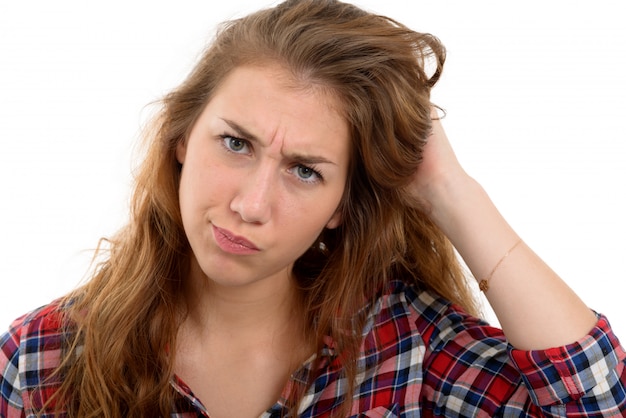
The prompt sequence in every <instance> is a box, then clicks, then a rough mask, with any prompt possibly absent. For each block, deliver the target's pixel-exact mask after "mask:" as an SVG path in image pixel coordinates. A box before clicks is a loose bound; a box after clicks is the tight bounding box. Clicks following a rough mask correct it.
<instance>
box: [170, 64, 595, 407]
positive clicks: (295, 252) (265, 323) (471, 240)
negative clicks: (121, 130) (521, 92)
mask: <svg viewBox="0 0 626 418" xmlns="http://www.w3.org/2000/svg"><path fill="white" fill-rule="evenodd" d="M292 82H293V80H291V79H290V78H289V75H288V73H286V72H285V71H284V70H283V69H281V68H280V67H260V68H259V67H257V68H247V67H244V68H239V69H236V70H235V71H234V72H233V73H232V74H231V75H229V76H228V77H227V78H226V80H224V82H223V84H222V85H221V87H220V89H219V90H218V92H217V93H216V95H215V97H214V98H213V99H212V100H211V102H210V103H209V104H208V106H207V107H206V109H205V110H204V112H203V113H202V115H201V117H200V118H199V120H198V122H197V123H196V125H195V126H194V127H193V129H192V132H191V135H190V137H189V139H188V140H187V141H186V142H185V143H183V144H181V145H180V146H179V147H178V149H177V157H178V160H179V162H181V163H182V164H183V172H182V179H181V185H180V201H181V213H182V217H183V224H184V227H185V231H186V233H187V235H188V238H189V242H190V244H191V247H192V250H193V254H194V256H195V257H194V260H193V262H192V266H191V273H190V277H189V279H190V280H189V283H190V287H189V289H188V300H189V303H190V307H191V311H190V314H189V317H188V319H187V321H186V323H185V324H184V325H183V327H182V328H181V331H180V335H179V346H178V347H177V356H176V364H175V371H176V373H177V374H178V375H179V376H180V377H181V378H182V379H183V380H184V381H185V382H186V383H187V384H189V386H190V387H191V389H192V390H193V391H194V393H195V394H196V395H197V396H198V398H199V399H200V400H201V401H202V402H203V404H204V405H205V406H206V407H207V409H208V411H209V413H210V414H211V416H212V417H214V418H215V417H217V418H219V417H222V416H224V417H229V416H242V417H245V416H258V415H259V414H260V413H261V412H262V411H264V410H266V409H267V408H268V407H269V406H271V405H272V404H273V403H274V402H275V401H276V399H278V397H279V395H280V393H281V390H282V389H283V387H284V385H285V383H286V381H287V380H288V377H289V374H290V373H291V372H292V371H293V370H294V369H295V368H297V367H298V366H299V365H300V364H301V362H302V361H303V360H304V359H306V358H307V357H308V355H310V354H311V352H312V347H308V346H307V345H306V343H305V341H306V339H305V338H304V337H305V332H304V331H303V329H302V324H300V323H299V322H298V317H299V315H298V314H297V296H296V292H295V291H294V287H293V283H292V282H291V279H290V275H289V272H290V271H291V267H292V265H293V262H294V260H295V259H296V258H297V257H298V256H299V255H300V254H302V253H303V252H304V251H305V250H306V249H307V248H308V247H309V246H310V245H311V244H312V243H313V242H314V240H315V238H316V237H317V236H318V234H319V233H320V232H321V231H322V230H323V229H324V228H334V227H336V226H338V225H339V224H340V222H341V219H340V217H339V215H338V213H337V207H338V205H339V202H340V199H341V196H342V193H343V190H344V187H345V181H346V176H347V167H348V156H349V137H348V128H347V126H346V123H345V121H343V119H342V118H341V117H340V115H339V113H338V112H336V111H335V110H334V109H337V108H338V107H337V105H338V103H336V102H335V101H334V100H333V98H332V97H328V96H324V95H322V94H321V93H319V92H315V91H311V90H303V89H294V88H293V85H292ZM433 119H434V120H433V134H432V135H431V137H430V138H429V141H428V143H427V145H426V147H425V149H424V159H423V162H422V164H421V165H420V167H419V169H418V170H417V172H416V174H415V176H414V180H413V182H412V184H411V185H410V186H409V191H410V192H411V193H413V194H414V195H415V196H416V197H418V198H419V199H420V200H421V201H422V203H423V205H424V206H425V207H426V208H427V210H428V213H429V215H430V216H431V218H432V219H433V221H434V222H435V223H436V224H437V225H438V226H439V227H440V228H441V229H442V230H443V232H444V233H445V234H446V235H447V237H448V238H449V239H450V240H451V242H452V244H453V245H454V246H455V247H456V249H457V250H458V251H459V253H460V255H461V256H462V257H463V258H464V260H465V261H466V263H467V265H468V267H469V268H470V269H471V271H472V272H473V274H474V276H475V277H478V278H483V277H486V276H487V275H488V274H490V272H491V271H492V270H493V268H494V266H496V265H498V268H497V269H496V270H495V273H494V275H493V276H492V277H491V280H490V289H489V290H488V291H487V293H486V295H487V298H488V300H489V302H490V303H491V305H492V307H493V308H494V311H495V312H496V314H497V315H498V318H499V320H500V321H501V324H502V327H503V330H504V332H505V334H506V336H507V338H508V339H509V341H510V342H511V344H512V345H513V346H515V347H516V348H518V349H525V350H530V349H545V348H548V347H553V346H561V345H564V344H568V343H571V342H573V341H575V340H578V339H579V338H581V337H582V336H584V335H585V334H587V333H588V331H589V330H590V329H591V328H592V327H593V325H594V324H595V322H596V319H595V316H594V315H593V313H592V312H591V311H590V310H589V309H588V308H587V307H586V306H585V304H584V303H583V302H582V301H581V300H580V299H579V298H578V297H577V296H576V295H575V294H574V292H573V291H572V290H571V289H569V287H568V286H567V285H566V284H565V283H564V282H563V281H562V280H561V279H560V278H559V277H558V276H557V275H556V273H554V272H553V271H552V270H551V269H550V268H549V267H548V266H547V265H546V264H545V263H544V262H543V261H542V260H541V259H540V258H539V257H538V256H537V255H536V254H535V253H534V252H533V251H532V250H531V249H530V248H528V247H527V246H526V245H525V244H524V243H522V244H521V245H519V246H517V247H516V248H515V249H514V250H513V251H512V252H511V253H510V254H509V255H508V256H507V257H506V258H504V259H502V257H503V255H504V254H505V253H506V252H507V251H508V250H509V249H510V248H511V247H512V246H513V244H515V243H516V242H517V241H518V240H519V237H518V235H517V234H516V233H515V231H513V229H512V228H511V227H510V226H509V224H508V223H507V222H506V220H505V219H504V218H503V217H502V215H501V214H500V213H499V212H498V210H497V209H496V207H495V206H494V205H493V203H492V202H491V200H490V199H489V197H488V195H487V194H486V193H485V191H484V190H483V189H482V187H481V186H480V185H479V184H478V183H477V182H476V181H475V180H474V179H473V178H472V177H470V176H469V175H468V174H467V173H466V172H465V170H464V169H463V168H462V166H461V165H460V163H459V162H458V160H457V158H456V156H455V154H454V151H453V149H452V147H451V145H450V142H449V140H448V138H447V136H446V134H445V132H444V130H443V127H442V125H441V123H440V121H439V120H438V119H437V118H435V114H433ZM224 134H226V135H230V136H233V137H237V138H240V139H244V140H246V141H244V142H240V141H237V140H234V141H233V138H230V137H224ZM297 155H298V157H296V156H297ZM303 155H306V156H308V157H307V158H308V159H309V160H310V156H311V155H315V156H316V160H317V163H316V164H313V165H311V164H308V166H309V167H312V168H314V169H315V170H320V171H321V172H322V173H323V175H324V180H323V181H317V180H318V179H317V178H315V177H314V181H313V182H309V180H310V177H309V175H310V174H311V172H310V171H308V169H305V168H303V167H302V166H301V164H302V162H303V157H302V156H303ZM320 160H324V161H325V162H323V163H320V162H319V161H320ZM308 162H310V161H308ZM303 180H306V181H305V182H303ZM311 208H315V210H311ZM213 225H216V226H218V227H219V228H225V229H227V230H228V231H231V232H232V233H233V234H236V235H239V236H243V237H246V238H247V239H248V240H249V241H250V242H252V243H254V246H255V248H257V249H258V251H252V252H251V253H249V254H245V255H241V254H232V253H229V252H228V251H224V250H223V249H222V248H220V246H219V245H218V242H217V241H216V235H215V231H214V230H213V229H212V228H213ZM293 231H298V233H297V234H295V233H293ZM501 260H502V261H501ZM500 261H501V262H500ZM498 263H499V264H498ZM224 341H228V344H224ZM215 358H219V359H220V361H219V362H215V361H212V359H215ZM216 363H218V364H216ZM207 376H210V378H208V377H207ZM241 393H246V396H245V397H242V396H241Z"/></svg>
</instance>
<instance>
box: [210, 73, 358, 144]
mask: <svg viewBox="0 0 626 418" xmlns="http://www.w3.org/2000/svg"><path fill="white" fill-rule="evenodd" d="M342 108H343V106H342V104H341V101H340V100H339V98H338V97H337V95H336V94H335V93H334V92H333V91H332V90H331V89H330V88H325V87H323V86H321V85H319V84H316V83H306V82H304V80H303V79H302V77H300V78H298V79H297V78H296V77H294V75H293V73H292V72H290V71H288V70H286V69H285V68H284V67H282V66H279V65H264V66H242V67H237V68H235V69H234V70H233V71H231V72H230V73H229V74H228V75H227V76H226V77H225V78H224V80H223V81H222V82H221V83H220V85H219V87H218V88H217V89H216V91H215V94H214V95H213V97H212V99H211V100H210V101H209V103H208V104H207V109H206V110H207V111H209V112H211V113H212V114H214V115H215V116H216V117H218V118H226V119H229V120H235V121H236V122H237V123H238V124H239V125H241V126H244V127H246V128H249V129H253V130H255V132H254V133H255V135H259V136H261V137H265V138H269V137H274V136H276V135H279V136H285V137H286V138H289V139H292V140H295V139H298V138H302V139H304V138H306V137H316V136H320V135H329V134H330V135H332V136H333V137H334V138H335V139H337V138H338V137H341V138H346V139H348V140H349V129H348V124H347V121H346V118H345V117H344V113H343V111H342Z"/></svg>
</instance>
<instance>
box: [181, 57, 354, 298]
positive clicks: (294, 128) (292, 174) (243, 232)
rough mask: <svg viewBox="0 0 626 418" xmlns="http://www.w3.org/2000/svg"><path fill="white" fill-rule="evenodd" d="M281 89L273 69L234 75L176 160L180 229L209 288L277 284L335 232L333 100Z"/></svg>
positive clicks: (341, 138) (344, 131) (340, 123)
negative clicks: (317, 242)
mask: <svg viewBox="0 0 626 418" xmlns="http://www.w3.org/2000/svg"><path fill="white" fill-rule="evenodd" d="M290 81H292V79H291V78H290V76H289V73H288V72H286V71H285V70H284V69H282V68H281V67H279V66H266V67H239V68H237V69H235V70H234V71H232V72H231V73H230V74H229V75H228V76H227V77H226V78H225V79H224V80H223V82H222V84H221V85H220V87H219V88H218V89H217V91H216V92H215V94H214V96H213V98H212V99H211V101H210V102H209V103H208V104H207V106H206V108H205V109H204V110H203V112H202V114H201V115H200V117H199V119H198V120H197V122H196V123H195V125H194V126H193V128H192V131H191V134H190V135H189V138H188V140H187V141H186V142H185V143H181V144H180V145H179V146H178V148H177V150H176V155H177V159H178V161H179V162H180V163H181V164H182V166H183V168H182V176H181V180H180V190H179V193H180V207H181V214H182V220H183V226H184V229H185V233H186V235H187V238H188V240H189V243H190V245H191V249H192V251H193V255H194V257H195V261H196V262H197V265H196V267H199V268H200V271H201V272H202V273H204V275H205V276H207V277H208V278H209V279H210V280H211V282H212V283H215V284H218V285H222V286H241V285H248V284H251V283H259V282H260V281H263V280H265V279H269V280H270V281H267V280H266V281H265V282H264V283H271V280H284V279H286V278H288V277H289V273H290V271H291V268H292V266H293V263H294V261H295V260H296V259H297V258H298V257H299V256H300V255H302V254H303V253H304V252H305V251H306V250H307V249H308V248H309V247H310V246H311V245H312V244H313V242H314V241H315V239H316V238H317V237H318V235H319V234H320V233H321V231H322V230H323V229H324V228H335V227H337V226H338V225H339V224H340V223H341V218H340V215H339V213H338V206H339V203H340V200H341V197H342V195H343V191H344V187H345V184H346V179H347V172H348V163H349V154H350V145H349V144H350V140H349V129H348V125H347V123H346V121H345V120H344V118H343V117H342V116H341V115H340V114H339V112H338V111H337V110H336V109H339V102H338V101H337V100H336V99H335V98H334V97H332V96H330V95H327V94H323V93H321V92H320V90H314V89H294V88H293V87H288V83H289V82H290ZM289 85H293V82H292V83H291V84H289ZM192 271H193V269H192Z"/></svg>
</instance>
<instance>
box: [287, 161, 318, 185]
mask: <svg viewBox="0 0 626 418" xmlns="http://www.w3.org/2000/svg"><path fill="white" fill-rule="evenodd" d="M292 172H293V173H294V174H295V175H296V177H298V180H300V181H302V182H304V183H317V182H320V181H322V180H323V178H322V174H321V173H320V172H319V171H317V170H315V169H313V168H311V167H308V166H306V165H303V164H298V165H296V166H294V167H293V168H292Z"/></svg>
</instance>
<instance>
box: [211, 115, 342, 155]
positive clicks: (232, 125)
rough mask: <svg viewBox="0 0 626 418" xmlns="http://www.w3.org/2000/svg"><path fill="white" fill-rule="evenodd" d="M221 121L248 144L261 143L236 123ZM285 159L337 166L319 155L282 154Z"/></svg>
mask: <svg viewBox="0 0 626 418" xmlns="http://www.w3.org/2000/svg"><path fill="white" fill-rule="evenodd" d="M220 119H221V120H223V121H224V122H226V124H227V125H228V126H230V128H231V129H232V130H234V131H235V133H236V134H237V135H238V136H240V137H241V138H242V139H245V140H248V141H250V142H256V143H258V144H261V141H260V140H259V138H258V137H256V136H254V135H252V134H251V133H250V132H248V131H247V130H246V129H245V128H244V127H242V126H241V125H239V124H238V123H237V122H234V121H232V120H230V119H225V118H220ZM284 155H285V157H287V158H289V159H291V160H293V161H296V162H298V163H302V164H333V165H337V164H336V163H334V162H332V161H330V160H329V159H327V158H324V157H322V156H319V155H306V154H295V153H291V154H284Z"/></svg>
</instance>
